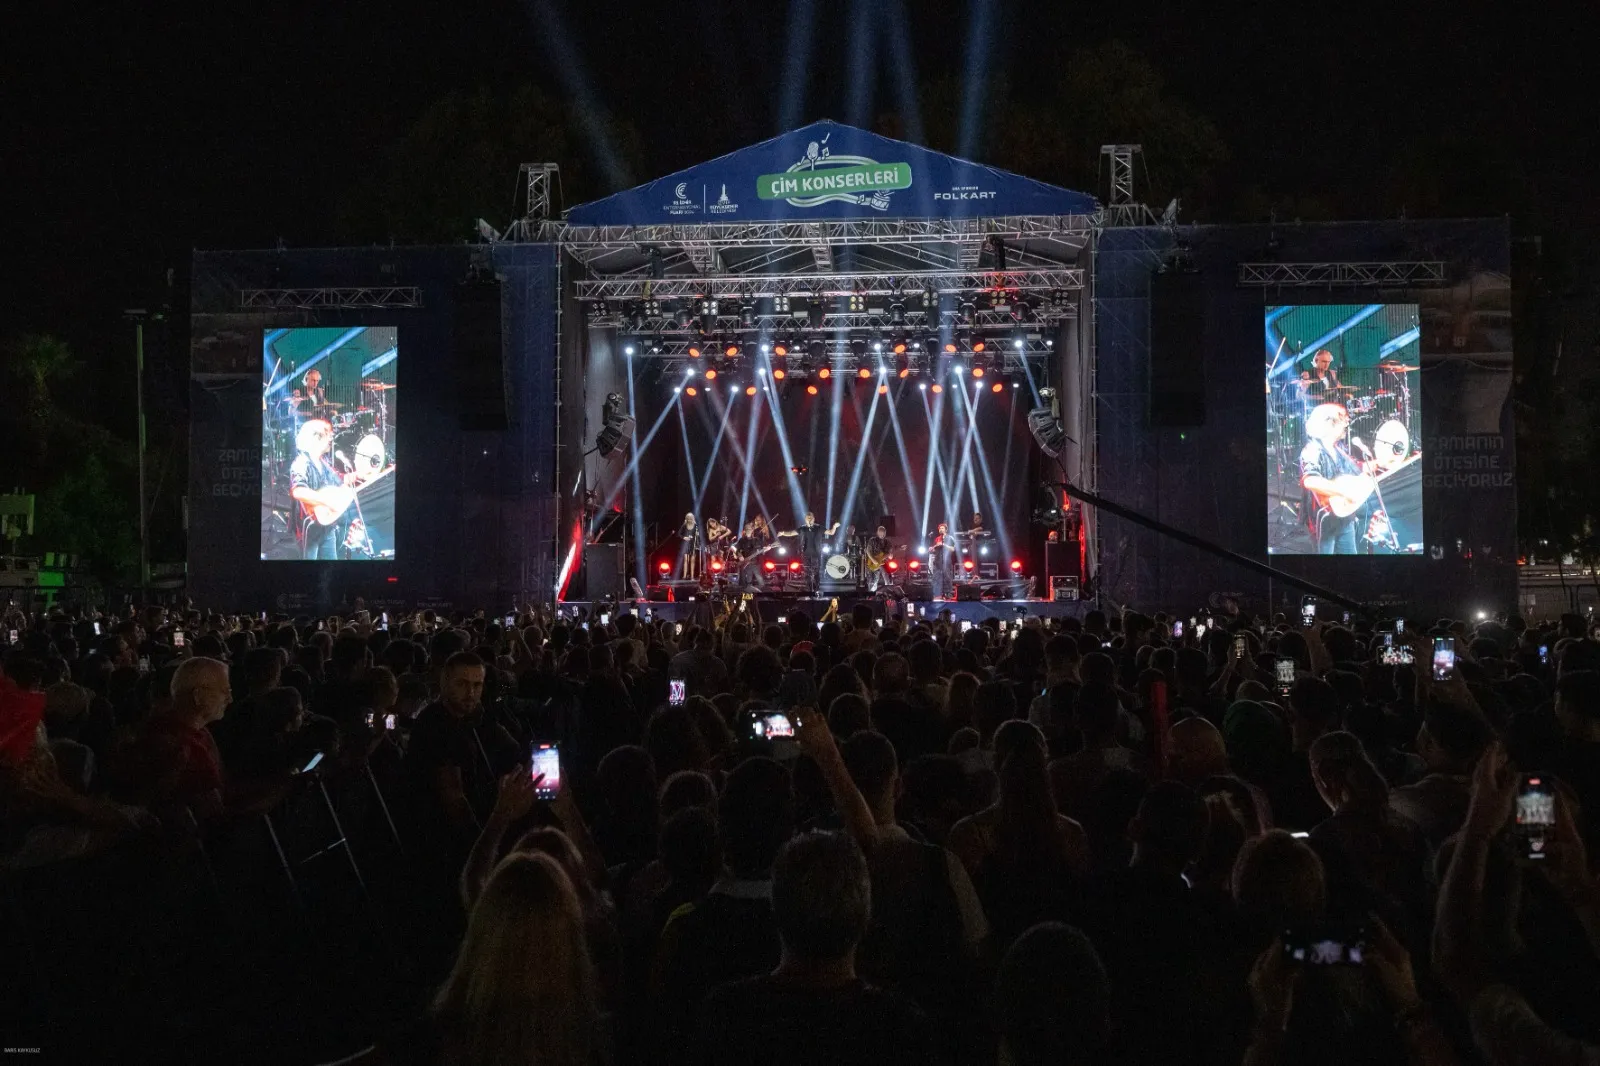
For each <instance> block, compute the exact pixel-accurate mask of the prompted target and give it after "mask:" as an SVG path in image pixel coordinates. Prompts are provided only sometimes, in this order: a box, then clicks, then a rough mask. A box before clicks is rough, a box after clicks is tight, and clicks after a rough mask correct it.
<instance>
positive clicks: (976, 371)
mask: <svg viewBox="0 0 1600 1066" xmlns="http://www.w3.org/2000/svg"><path fill="white" fill-rule="evenodd" d="M983 374H984V370H983V367H981V366H975V367H973V368H972V376H973V377H975V378H981V377H983Z"/></svg>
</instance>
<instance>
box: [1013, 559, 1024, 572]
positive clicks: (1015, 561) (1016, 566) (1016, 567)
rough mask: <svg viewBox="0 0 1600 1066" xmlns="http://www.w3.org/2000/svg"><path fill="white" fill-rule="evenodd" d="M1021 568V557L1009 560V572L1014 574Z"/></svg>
mask: <svg viewBox="0 0 1600 1066" xmlns="http://www.w3.org/2000/svg"><path fill="white" fill-rule="evenodd" d="M1021 570H1022V560H1021V559H1013V560H1011V572H1012V573H1013V574H1015V573H1018V572H1020V571H1021Z"/></svg>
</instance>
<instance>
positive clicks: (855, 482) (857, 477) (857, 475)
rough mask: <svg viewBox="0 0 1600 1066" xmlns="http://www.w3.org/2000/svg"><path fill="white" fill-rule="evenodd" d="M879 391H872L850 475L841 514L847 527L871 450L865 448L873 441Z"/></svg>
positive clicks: (842, 520)
mask: <svg viewBox="0 0 1600 1066" xmlns="http://www.w3.org/2000/svg"><path fill="white" fill-rule="evenodd" d="M879 398H880V397H879V396H878V391H877V390H876V389H874V390H873V391H872V406H871V407H869V408H867V424H866V425H865V426H864V427H862V430H861V441H862V444H863V447H862V448H861V450H860V451H858V452H857V453H856V465H855V469H854V470H852V471H851V473H850V487H849V488H847V489H846V490H845V494H844V510H843V511H841V512H840V515H841V517H840V521H841V522H843V523H844V524H845V525H849V524H850V510H851V508H853V507H854V506H855V502H856V489H857V488H858V487H859V486H860V485H861V468H862V467H863V466H865V465H866V461H867V452H868V451H870V450H871V449H869V448H867V447H865V446H864V445H865V444H866V442H867V441H869V440H871V439H872V423H873V421H874V420H875V419H876V418H877V416H878V400H879Z"/></svg>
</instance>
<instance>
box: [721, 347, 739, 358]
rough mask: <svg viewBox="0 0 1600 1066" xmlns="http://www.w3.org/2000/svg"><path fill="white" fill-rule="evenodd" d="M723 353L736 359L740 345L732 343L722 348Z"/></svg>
mask: <svg viewBox="0 0 1600 1066" xmlns="http://www.w3.org/2000/svg"><path fill="white" fill-rule="evenodd" d="M722 354H723V355H725V356H727V357H728V358H729V359H735V358H737V357H738V355H739V346H738V345H737V344H730V345H728V346H727V347H726V348H724V349H722Z"/></svg>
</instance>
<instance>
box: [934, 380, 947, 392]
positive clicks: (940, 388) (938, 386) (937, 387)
mask: <svg viewBox="0 0 1600 1066" xmlns="http://www.w3.org/2000/svg"><path fill="white" fill-rule="evenodd" d="M933 391H934V392H943V391H944V386H943V385H941V384H939V383H938V382H937V381H936V382H934V383H933Z"/></svg>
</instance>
